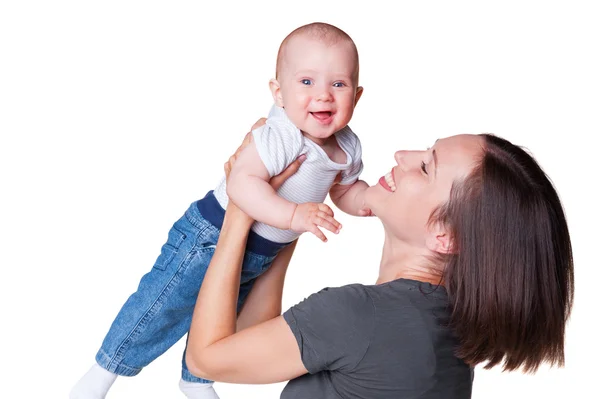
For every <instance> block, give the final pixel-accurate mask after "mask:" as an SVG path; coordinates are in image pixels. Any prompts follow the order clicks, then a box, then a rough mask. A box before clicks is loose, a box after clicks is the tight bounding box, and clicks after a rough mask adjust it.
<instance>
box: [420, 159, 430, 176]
mask: <svg viewBox="0 0 600 399" xmlns="http://www.w3.org/2000/svg"><path fill="white" fill-rule="evenodd" d="M425 166H426V165H425V162H423V161H421V170H422V171H423V173H425V174H426V175H428V174H429V173H427V168H426V167H425Z"/></svg>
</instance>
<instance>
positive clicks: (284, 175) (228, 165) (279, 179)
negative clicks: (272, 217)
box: [223, 118, 306, 223]
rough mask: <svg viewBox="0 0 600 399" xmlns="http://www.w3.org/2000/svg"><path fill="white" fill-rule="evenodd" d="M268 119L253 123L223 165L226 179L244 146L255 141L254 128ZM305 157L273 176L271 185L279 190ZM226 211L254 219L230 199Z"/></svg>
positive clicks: (250, 220)
mask: <svg viewBox="0 0 600 399" xmlns="http://www.w3.org/2000/svg"><path fill="white" fill-rule="evenodd" d="M266 121H267V120H266V119H265V118H260V119H259V120H258V121H256V123H255V124H254V125H252V129H251V131H250V132H249V133H247V134H246V136H245V137H244V140H243V141H242V144H240V146H239V147H238V148H237V150H235V153H234V154H233V155H232V156H230V157H229V159H228V160H227V162H225V164H224V165H223V169H224V170H225V178H226V179H229V173H230V172H231V169H232V168H233V165H234V164H235V162H236V160H237V158H238V157H239V155H240V154H241V153H242V151H243V150H244V148H246V147H247V146H248V144H250V143H252V141H253V137H252V130H254V129H256V128H259V127H261V126H262V125H264V124H265V123H266ZM305 159H306V155H300V156H299V157H298V158H297V159H296V160H295V161H294V162H292V163H291V164H290V165H289V166H288V167H287V168H286V169H285V170H284V171H283V172H281V173H280V174H278V175H277V176H273V177H272V178H271V180H269V184H270V185H271V187H273V189H274V190H277V189H278V188H279V187H281V185H282V184H283V183H284V182H285V181H286V180H287V179H289V177H290V176H292V175H293V174H294V173H296V172H297V171H298V169H299V168H300V165H302V162H304V160H305ZM226 213H227V214H229V215H230V216H231V215H232V214H234V215H235V216H236V217H240V218H242V217H245V218H246V221H248V222H249V223H251V222H253V221H252V219H251V218H250V217H249V216H248V215H246V214H245V213H244V212H243V211H242V210H241V209H239V208H238V207H237V205H235V204H234V203H233V201H229V204H228V205H227V212H226Z"/></svg>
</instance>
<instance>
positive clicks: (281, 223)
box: [227, 141, 297, 230]
mask: <svg viewBox="0 0 600 399" xmlns="http://www.w3.org/2000/svg"><path fill="white" fill-rule="evenodd" d="M270 178H271V176H269V172H268V171H267V168H266V167H265V165H264V164H263V162H262V161H261V159H260V156H259V155H258V151H257V150H256V145H255V143H254V142H253V141H252V142H251V143H250V144H248V146H247V147H246V148H244V150H243V151H242V152H241V153H240V154H239V157H238V158H237V160H236V162H235V164H234V165H233V168H232V170H231V173H230V175H229V180H228V182H227V195H228V196H229V198H230V199H231V200H233V202H234V203H235V204H236V205H237V206H238V207H239V208H240V209H241V210H243V211H244V212H245V213H246V214H248V215H249V216H250V217H251V218H252V219H254V220H258V221H259V222H262V223H266V224H268V225H270V226H273V227H276V228H278V229H283V230H287V229H289V228H290V225H291V222H292V216H293V215H294V212H295V210H296V206H297V205H296V204H294V203H292V202H289V201H287V200H285V199H283V198H281V197H280V196H278V195H277V192H276V191H275V190H273V188H272V187H271V186H270V185H269V183H268V182H269V180H270Z"/></svg>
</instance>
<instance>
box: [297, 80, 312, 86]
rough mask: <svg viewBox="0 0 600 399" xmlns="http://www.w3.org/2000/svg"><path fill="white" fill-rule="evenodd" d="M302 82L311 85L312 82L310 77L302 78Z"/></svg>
mask: <svg viewBox="0 0 600 399" xmlns="http://www.w3.org/2000/svg"><path fill="white" fill-rule="evenodd" d="M300 83H302V84H303V85H306V86H309V85H310V84H312V82H311V80H310V79H302V80H301V81H300Z"/></svg>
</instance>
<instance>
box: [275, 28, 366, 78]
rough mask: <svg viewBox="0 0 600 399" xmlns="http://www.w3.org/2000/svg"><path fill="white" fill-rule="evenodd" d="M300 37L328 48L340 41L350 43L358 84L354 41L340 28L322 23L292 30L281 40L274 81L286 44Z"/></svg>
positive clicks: (277, 75)
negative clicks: (321, 43) (323, 44)
mask: <svg viewBox="0 0 600 399" xmlns="http://www.w3.org/2000/svg"><path fill="white" fill-rule="evenodd" d="M301 35H304V36H307V37H309V38H311V39H315V40H318V41H320V42H323V43H325V44H326V45H329V46H333V45H335V44H337V43H339V42H340V41H346V42H348V43H350V44H351V46H352V50H351V51H352V52H353V53H354V54H353V57H354V59H355V61H356V74H355V79H356V82H358V50H357V49H356V44H354V40H352V38H351V37H350V36H349V35H348V34H347V33H346V32H344V31H343V30H341V29H340V28H338V27H336V26H333V25H330V24H326V23H324V22H313V23H310V24H307V25H303V26H301V27H299V28H296V29H294V30H293V31H292V32H291V33H290V34H289V35H287V36H286V38H285V39H283V41H282V42H281V45H280V46H279V51H278V52H277V65H276V67H275V78H276V79H279V76H280V70H281V66H282V64H283V60H284V57H285V49H286V47H287V45H288V43H289V42H290V40H291V39H292V38H294V37H296V36H301Z"/></svg>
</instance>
